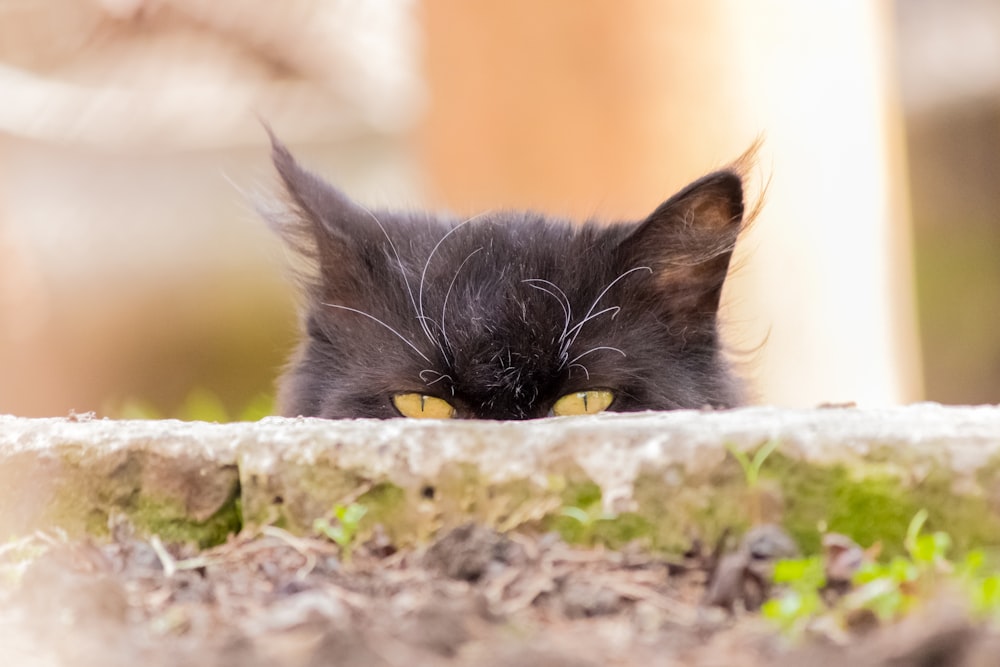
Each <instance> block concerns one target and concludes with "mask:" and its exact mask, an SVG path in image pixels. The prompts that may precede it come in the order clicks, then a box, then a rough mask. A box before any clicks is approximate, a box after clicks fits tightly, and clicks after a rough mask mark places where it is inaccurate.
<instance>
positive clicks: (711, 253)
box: [618, 169, 744, 332]
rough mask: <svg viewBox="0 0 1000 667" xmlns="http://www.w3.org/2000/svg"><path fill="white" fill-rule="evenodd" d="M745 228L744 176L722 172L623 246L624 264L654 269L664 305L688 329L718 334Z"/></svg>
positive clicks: (671, 203)
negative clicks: (726, 288) (728, 275)
mask: <svg viewBox="0 0 1000 667" xmlns="http://www.w3.org/2000/svg"><path fill="white" fill-rule="evenodd" d="M743 227H744V203H743V178H742V174H741V173H740V172H739V171H737V170H735V169H727V170H723V171H719V172H716V173H714V174H710V175H708V176H705V177H704V178H702V179H699V180H698V181H695V182H694V183H692V184H690V185H689V186H687V187H686V188H684V189H683V190H681V191H680V192H679V193H677V194H676V195H674V196H673V197H671V198H670V199H668V200H667V201H665V202H664V203H663V204H661V205H660V206H659V207H658V208H657V209H656V210H655V211H654V212H653V213H652V214H651V215H650V216H649V217H648V218H647V219H646V220H644V221H643V222H642V223H640V225H639V226H638V227H637V228H636V230H635V232H633V233H632V235H631V236H630V237H629V238H627V239H626V240H625V241H624V242H623V243H622V245H621V246H620V247H619V249H618V252H619V259H618V262H619V264H620V265H621V266H623V267H625V268H632V267H637V266H643V267H648V268H649V269H650V272H651V274H652V275H651V284H652V287H653V291H654V293H655V294H656V295H657V296H658V299H657V301H658V303H660V304H662V306H663V307H664V308H665V309H666V311H667V312H668V314H669V316H670V317H671V318H672V319H673V320H675V321H677V322H678V323H679V324H680V325H681V326H683V327H684V328H685V330H687V331H708V332H712V331H714V328H715V327H714V323H715V318H716V311H717V310H718V307H719V297H720V294H721V292H722V286H723V282H724V281H725V279H726V273H727V271H728V269H729V260H730V257H731V256H732V252H733V248H734V246H735V245H736V239H737V237H738V236H739V234H740V231H741V230H742V229H743Z"/></svg>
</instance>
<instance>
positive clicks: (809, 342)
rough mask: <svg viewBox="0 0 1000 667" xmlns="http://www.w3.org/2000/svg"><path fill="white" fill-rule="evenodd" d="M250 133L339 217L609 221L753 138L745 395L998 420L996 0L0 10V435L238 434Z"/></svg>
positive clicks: (266, 251) (742, 350)
mask: <svg viewBox="0 0 1000 667" xmlns="http://www.w3.org/2000/svg"><path fill="white" fill-rule="evenodd" d="M258 117H260V118H264V119H267V121H268V122H269V123H270V124H271V125H272V126H273V128H274V130H275V132H276V133H277V134H278V135H279V136H280V137H281V138H282V139H283V140H284V141H285V142H286V143H288V144H289V145H290V146H291V147H292V149H293V151H295V152H296V154H297V155H298V157H299V159H300V161H301V162H303V163H304V164H306V165H308V166H309V167H311V168H312V169H314V170H315V171H318V172H320V173H322V174H323V175H325V176H326V177H327V178H328V179H329V180H331V181H333V182H335V183H337V184H338V185H339V186H340V187H342V188H343V189H344V190H346V191H347V192H348V193H350V194H351V195H352V196H354V197H355V198H357V199H358V200H360V201H362V202H364V203H366V204H368V205H371V206H390V207H404V208H405V207H411V206H419V207H430V208H433V209H448V210H451V211H454V212H457V213H471V212H474V211H478V210H482V209H486V208H494V207H498V206H504V207H531V208H535V209H541V210H543V211H547V212H551V213H553V214H560V215H562V214H565V215H572V216H577V217H589V216H597V217H600V218H606V219H609V220H614V219H624V218H632V219H635V218H640V217H642V216H644V215H646V214H647V213H649V212H651V211H652V210H653V209H654V208H655V207H656V205H657V204H659V203H660V202H661V201H662V200H663V199H665V198H666V197H668V196H669V195H671V194H672V193H673V192H675V191H676V190H677V189H679V188H681V187H683V186H684V185H685V184H686V183H687V182H689V181H691V180H693V179H694V178H697V177H698V176H700V175H702V174H704V173H706V172H708V171H711V170H713V169H715V168H718V167H719V166H722V165H725V164H726V163H727V162H729V161H731V160H733V159H735V158H736V157H737V156H739V155H740V154H741V153H742V152H743V151H744V150H745V149H746V148H747V147H748V146H750V145H751V144H752V143H753V141H754V140H755V139H756V138H758V137H760V136H762V137H763V138H764V146H763V149H762V150H761V153H760V160H759V164H758V167H757V169H756V171H755V172H754V174H753V175H752V183H751V187H750V192H749V194H750V196H751V198H755V197H758V196H759V195H760V193H761V192H762V190H763V189H764V187H765V185H766V187H767V192H766V206H765V208H764V209H763V213H762V214H761V215H760V217H759V218H758V219H757V221H756V224H755V226H754V228H753V229H752V230H751V231H750V233H749V234H747V236H746V237H745V238H744V239H743V241H742V244H741V246H740V248H739V253H738V258H737V264H738V268H737V271H736V272H735V273H734V275H733V276H732V278H731V281H730V283H729V284H728V285H727V290H726V295H725V318H726V322H727V329H726V332H727V340H728V341H729V344H730V345H731V347H732V349H733V350H734V351H735V356H736V358H737V360H738V363H739V364H740V367H741V368H742V369H743V370H744V372H745V373H746V374H747V375H748V376H749V377H750V378H752V386H753V390H754V396H755V402H761V403H774V404H778V405H787V406H812V405H817V404H820V403H824V402H833V403H839V402H857V403H859V404H863V405H887V404H895V403H902V402H910V401H914V400H922V399H929V400H935V401H941V402H946V403H996V402H998V401H1000V336H998V335H996V333H995V331H996V329H997V327H996V324H997V319H998V315H997V310H995V309H997V308H998V306H1000V3H998V2H996V1H995V0H899V1H898V2H895V3H893V2H888V1H880V2H872V1H869V0H854V1H849V2H841V1H840V0H817V1H816V2H810V3H802V2H797V1H796V0H755V1H753V2H744V1H742V0H709V1H705V2H696V3H695V2H686V1H681V0H671V1H660V2H654V1H652V0H620V1H618V2H614V3H609V2H598V1H596V0H595V1H589V0H586V1H581V0H550V1H548V2H545V3H538V2H533V1H530V0H507V1H506V2H502V3H495V2H468V1H466V0H285V1H284V2H281V3H277V2H273V1H271V0H240V1H239V2H236V1H235V0H0V413H13V414H19V415H25V416H45V415H64V414H67V413H68V412H69V411H71V410H73V411H76V412H84V411H91V410H93V411H96V412H97V413H98V414H99V415H107V416H130V415H137V414H141V415H164V416H200V417H207V418H215V419H219V420H222V419H226V418H241V417H256V416H259V415H261V414H264V413H266V412H267V410H268V409H269V401H270V396H271V395H272V390H273V382H274V379H275V377H276V375H277V373H278V372H279V369H280V367H281V365H282V363H283V361H284V359H285V357H286V356H287V354H288V352H289V351H290V349H291V346H292V344H293V339H294V331H295V325H296V321H295V317H296V316H295V295H294V291H293V290H292V288H291V286H290V285H289V283H288V281H287V280H286V279H285V277H286V272H285V266H286V263H287V258H286V256H285V253H284V251H283V249H282V248H281V247H280V245H279V244H278V243H277V241H276V239H274V238H272V236H271V235H270V233H269V232H268V231H267V229H266V228H265V226H264V224H263V223H261V222H260V221H259V220H258V219H257V218H256V216H255V214H254V212H253V209H252V206H251V204H250V203H249V200H250V198H251V197H253V196H257V195H259V194H260V193H267V192H270V191H273V187H274V175H273V172H272V169H271V167H270V165H269V163H268V148H267V145H266V136H265V134H264V132H263V130H262V129H261V126H260V123H259V121H258Z"/></svg>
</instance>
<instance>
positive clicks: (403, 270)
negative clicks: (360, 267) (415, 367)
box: [357, 204, 420, 316]
mask: <svg viewBox="0 0 1000 667" xmlns="http://www.w3.org/2000/svg"><path fill="white" fill-rule="evenodd" d="M357 206H358V208H360V209H361V210H362V211H364V212H365V213H367V214H368V215H370V216H371V219H372V220H374V221H375V224H376V225H378V228H379V229H381V230H382V235H383V236H384V237H385V240H386V241H388V242H389V248H390V249H391V250H392V254H393V255H395V257H396V264H397V265H398V266H399V273H400V275H402V276H403V284H404V285H406V292H407V293H408V294H409V295H410V303H411V304H413V312H414V314H415V315H417V316H419V315H420V311H419V310H417V301H416V299H414V298H413V288H412V287H410V281H409V280H408V279H407V278H406V268H405V267H404V266H403V260H402V259H400V257H399V251H398V250H396V244H395V243H393V242H392V238H391V237H390V236H389V232H387V231H386V229H385V226H383V225H382V221H380V220H379V219H378V216H377V215H375V213H373V212H372V211H371V210H370V209H368V208H367V207H365V206H363V205H361V204H357Z"/></svg>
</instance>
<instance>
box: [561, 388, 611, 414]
mask: <svg viewBox="0 0 1000 667" xmlns="http://www.w3.org/2000/svg"><path fill="white" fill-rule="evenodd" d="M614 400H615V395H614V394H612V393H611V392H610V391H608V390H607V389H591V390H590V391H578V392H574V393H572V394H566V395H565V396H563V397H562V398H560V399H559V400H558V401H556V403H555V405H553V406H552V414H553V415H555V416H556V417H568V416H570V415H595V414H597V413H598V412H604V411H605V410H607V409H608V406H610V405H611V402H612V401H614Z"/></svg>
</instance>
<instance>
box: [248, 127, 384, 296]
mask: <svg viewBox="0 0 1000 667" xmlns="http://www.w3.org/2000/svg"><path fill="white" fill-rule="evenodd" d="M264 127H265V129H266V130H267V133H268V136H269V137H270V138H271V160H272V162H273V163H274V167H275V169H277V171H278V175H279V176H280V177H281V181H282V184H283V185H284V191H285V202H284V205H282V206H280V207H278V208H277V210H275V209H274V207H269V208H268V209H267V210H264V211H263V215H264V218H265V219H266V220H267V221H268V222H269V224H270V225H271V227H272V228H274V229H275V230H276V231H277V232H278V234H279V235H280V236H281V237H282V239H284V241H285V242H286V243H287V244H288V245H289V246H290V247H291V248H292V249H293V250H295V251H296V252H298V253H299V254H300V255H301V256H302V257H303V258H305V259H306V260H307V261H309V262H310V263H311V264H313V266H312V270H311V271H309V272H308V273H311V274H313V275H312V276H307V278H308V279H309V280H308V282H309V283H310V284H312V285H313V286H315V287H317V288H321V289H323V291H324V292H332V293H335V294H337V295H338V298H339V299H340V300H344V299H346V298H348V295H350V294H353V293H357V292H358V290H359V288H360V281H361V280H362V277H361V275H360V274H361V273H362V272H361V271H360V270H358V268H359V266H361V265H363V263H364V262H365V258H364V257H362V254H363V252H364V250H363V249H364V246H365V245H366V244H365V240H366V238H367V236H368V235H370V234H371V229H370V227H371V225H370V224H369V223H370V222H371V220H370V218H371V215H370V214H369V213H368V211H366V210H365V209H364V208H363V207H361V206H359V205H358V204H355V203H354V202H353V201H351V199H350V198H349V197H348V196H347V195H345V194H344V193H343V192H341V191H340V190H338V189H337V188H335V187H333V186H332V185H330V184H329V183H327V182H325V181H324V180H322V179H321V178H319V177H318V176H316V175H315V174H313V173H312V172H310V171H308V170H306V169H303V168H302V167H301V166H299V164H298V163H297V162H296V161H295V158H293V157H292V154H291V153H290V152H289V151H288V149H287V148H286V147H285V146H284V144H282V143H281V142H280V141H279V140H278V139H277V138H276V137H275V136H274V133H273V132H271V129H270V128H269V127H267V126H266V125H265V126H264Z"/></svg>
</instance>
